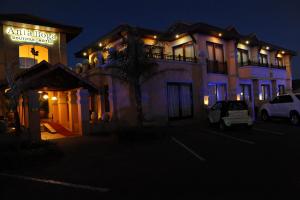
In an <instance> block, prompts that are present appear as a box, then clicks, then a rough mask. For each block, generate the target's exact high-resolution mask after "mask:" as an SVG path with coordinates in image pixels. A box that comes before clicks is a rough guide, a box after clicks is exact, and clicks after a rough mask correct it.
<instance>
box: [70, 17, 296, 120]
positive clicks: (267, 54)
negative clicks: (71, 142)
mask: <svg viewBox="0 0 300 200" xmlns="http://www.w3.org/2000/svg"><path fill="white" fill-rule="evenodd" d="M132 29H135V30H136V31H137V32H138V33H139V35H140V37H141V38H142V39H143V41H144V45H145V49H146V52H147V55H148V57H149V58H150V59H153V60H154V61H155V62H156V63H157V64H158V66H159V67H158V69H157V70H158V72H159V73H156V75H155V76H153V77H152V78H151V79H149V80H141V87H142V104H143V112H144V119H145V121H146V122H154V123H167V122H169V121H173V120H178V119H186V118H193V119H200V118H205V117H206V114H205V109H206V108H207V107H210V106H212V105H213V104H214V103H215V102H217V101H220V100H244V101H246V102H247V103H248V105H249V110H250V111H251V113H252V115H253V117H255V113H256V111H257V109H258V108H259V107H260V105H261V104H262V103H264V102H266V101H269V100H271V99H272V98H273V97H275V96H276V95H278V94H282V93H286V92H291V91H292V73H291V67H292V66H291V59H292V57H293V56H295V55H296V54H295V52H293V51H291V50H288V49H286V48H283V47H278V46H276V45H274V44H271V43H268V42H264V41H261V40H259V39H258V38H257V37H256V35H255V34H250V35H242V34H240V33H239V32H238V31H237V30H236V29H235V28H234V27H228V28H225V29H224V28H219V27H214V26H211V25H208V24H203V23H195V24H187V23H175V24H173V25H171V26H170V27H169V28H168V29H167V30H165V31H155V30H149V29H145V28H139V27H131V26H129V25H121V26H118V27H117V28H115V29H114V30H112V31H111V32H109V33H108V34H106V35H104V36H102V37H101V38H99V39H98V40H97V41H96V42H94V43H92V44H90V45H88V46H87V47H85V48H83V49H82V50H80V51H79V52H78V53H76V56H77V57H79V58H83V59H85V60H86V61H85V63H84V64H83V65H78V66H77V69H76V70H77V73H79V74H81V76H83V77H86V78H87V79H89V80H90V81H92V82H93V83H94V84H96V85H97V87H98V88H103V91H104V93H103V94H102V95H100V97H95V98H92V102H93V103H92V105H91V106H90V109H91V110H93V112H95V113H97V114H98V115H97V116H98V118H101V116H103V114H106V115H109V116H110V118H111V119H116V120H118V121H122V122H123V123H126V124H130V123H134V120H133V119H134V118H135V117H134V116H135V115H136V112H135V102H134V98H133V92H132V88H130V85H128V84H126V83H121V82H120V80H118V79H117V78H115V77H112V76H110V75H109V74H110V73H109V70H110V69H109V68H107V59H108V58H109V50H110V49H115V50H117V51H122V50H124V48H126V44H125V46H124V43H123V42H124V40H125V39H126V38H127V37H128V34H129V33H130V30H132Z"/></svg>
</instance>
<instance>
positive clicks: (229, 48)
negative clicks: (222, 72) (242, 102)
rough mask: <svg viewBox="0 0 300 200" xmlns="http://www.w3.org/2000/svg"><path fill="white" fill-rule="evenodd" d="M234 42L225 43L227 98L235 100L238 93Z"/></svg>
mask: <svg viewBox="0 0 300 200" xmlns="http://www.w3.org/2000/svg"><path fill="white" fill-rule="evenodd" d="M236 51H237V47H236V42H235V41H233V40H231V41H229V42H228V43H227V45H226V52H227V58H226V60H227V68H228V99H230V100H236V99H237V94H239V78H238V75H239V72H238V63H237V52H236Z"/></svg>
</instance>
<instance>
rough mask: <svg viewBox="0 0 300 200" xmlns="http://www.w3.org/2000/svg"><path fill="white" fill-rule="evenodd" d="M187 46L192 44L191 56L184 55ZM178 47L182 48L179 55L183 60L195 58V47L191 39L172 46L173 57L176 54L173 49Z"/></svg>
mask: <svg viewBox="0 0 300 200" xmlns="http://www.w3.org/2000/svg"><path fill="white" fill-rule="evenodd" d="M187 46H192V47H193V52H194V55H193V57H186V52H185V48H186V47H187ZM179 48H182V52H183V55H181V56H182V59H183V60H185V58H195V57H196V54H195V47H194V43H193V42H192V41H190V42H186V43H182V44H179V45H176V46H172V52H173V56H174V58H175V57H176V56H177V55H175V49H179Z"/></svg>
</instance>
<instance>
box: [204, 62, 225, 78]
mask: <svg viewBox="0 0 300 200" xmlns="http://www.w3.org/2000/svg"><path fill="white" fill-rule="evenodd" d="M206 63H207V73H216V74H227V63H226V62H219V61H215V60H208V59H206Z"/></svg>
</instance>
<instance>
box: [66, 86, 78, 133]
mask: <svg viewBox="0 0 300 200" xmlns="http://www.w3.org/2000/svg"><path fill="white" fill-rule="evenodd" d="M68 104H69V113H68V114H69V128H70V131H72V132H73V133H79V127H78V106H77V94H76V91H69V92H68Z"/></svg>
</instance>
